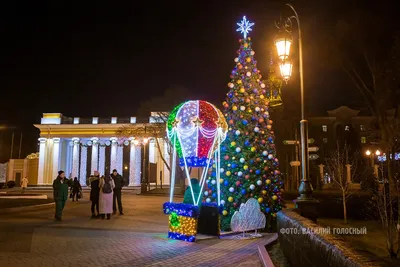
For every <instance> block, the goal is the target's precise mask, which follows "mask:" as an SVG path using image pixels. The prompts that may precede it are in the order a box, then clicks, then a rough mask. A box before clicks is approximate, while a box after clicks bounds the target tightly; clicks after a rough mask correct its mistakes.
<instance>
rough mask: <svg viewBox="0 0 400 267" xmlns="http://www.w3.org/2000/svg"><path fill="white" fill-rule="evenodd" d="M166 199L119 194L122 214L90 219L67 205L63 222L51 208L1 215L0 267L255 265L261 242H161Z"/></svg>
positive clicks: (86, 210) (84, 207) (86, 209)
mask: <svg viewBox="0 0 400 267" xmlns="http://www.w3.org/2000/svg"><path fill="white" fill-rule="evenodd" d="M167 200H168V198H167V197H154V196H138V195H135V194H133V193H125V194H124V195H123V203H124V209H125V215H123V216H119V215H115V216H113V217H112V218H111V220H110V221H108V220H100V219H90V218H89V215H90V206H89V201H85V200H84V201H81V202H79V203H74V202H70V201H68V203H67V207H66V210H65V211H64V215H63V221H62V222H55V221H53V216H54V210H53V209H54V207H51V208H46V209H40V210H30V211H26V212H18V213H10V214H6V215H4V214H2V218H1V219H0V266H23V267H28V266H35V267H36V266H74V267H75V266H115V267H117V266H176V265H181V266H185V267H186V266H234V265H235V266H261V265H260V261H259V260H258V256H257V245H258V244H265V242H266V241H265V239H252V240H233V239H228V238H221V239H216V238H208V239H201V240H198V241H197V242H196V243H187V242H183V241H176V240H170V239H168V238H166V233H167V229H168V217H167V216H166V215H164V214H163V213H162V203H164V202H165V201H167Z"/></svg>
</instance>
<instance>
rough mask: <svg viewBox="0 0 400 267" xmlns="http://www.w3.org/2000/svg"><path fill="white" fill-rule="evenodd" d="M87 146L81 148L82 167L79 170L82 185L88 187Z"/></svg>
mask: <svg viewBox="0 0 400 267" xmlns="http://www.w3.org/2000/svg"><path fill="white" fill-rule="evenodd" d="M87 158H88V157H87V146H82V147H81V167H80V170H79V182H80V184H81V185H83V186H86V185H87V184H86V173H87Z"/></svg>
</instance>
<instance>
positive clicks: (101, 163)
mask: <svg viewBox="0 0 400 267" xmlns="http://www.w3.org/2000/svg"><path fill="white" fill-rule="evenodd" d="M98 171H99V172H100V175H103V174H104V172H105V171H106V147H105V146H101V147H100V152H99V168H98Z"/></svg>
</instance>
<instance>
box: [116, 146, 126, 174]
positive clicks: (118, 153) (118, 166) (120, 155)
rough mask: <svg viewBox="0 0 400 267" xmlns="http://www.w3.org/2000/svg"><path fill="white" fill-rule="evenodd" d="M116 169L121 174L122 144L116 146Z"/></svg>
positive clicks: (122, 167) (122, 169)
mask: <svg viewBox="0 0 400 267" xmlns="http://www.w3.org/2000/svg"><path fill="white" fill-rule="evenodd" d="M116 169H117V171H118V173H119V174H121V175H122V172H123V171H124V145H122V146H118V147H117V168H116Z"/></svg>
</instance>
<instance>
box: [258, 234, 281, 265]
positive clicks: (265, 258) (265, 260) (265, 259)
mask: <svg viewBox="0 0 400 267" xmlns="http://www.w3.org/2000/svg"><path fill="white" fill-rule="evenodd" d="M277 240H278V234H275V235H273V236H272V237H271V238H270V239H269V240H268V242H267V244H265V245H263V246H262V245H258V249H257V251H258V256H259V258H260V261H261V264H262V266H263V267H274V264H273V263H272V260H271V257H270V256H269V254H268V251H267V249H266V247H265V246H268V245H270V244H272V243H274V242H276V241H277Z"/></svg>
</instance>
